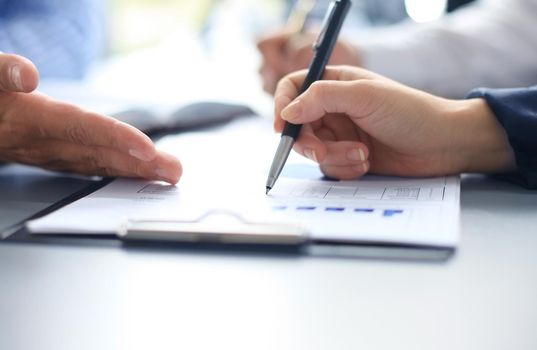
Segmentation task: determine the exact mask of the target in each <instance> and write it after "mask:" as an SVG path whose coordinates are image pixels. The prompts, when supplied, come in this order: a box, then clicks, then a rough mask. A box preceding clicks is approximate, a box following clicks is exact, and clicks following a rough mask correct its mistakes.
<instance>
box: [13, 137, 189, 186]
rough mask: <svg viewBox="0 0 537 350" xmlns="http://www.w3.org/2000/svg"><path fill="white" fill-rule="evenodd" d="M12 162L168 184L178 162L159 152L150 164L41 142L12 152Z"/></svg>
mask: <svg viewBox="0 0 537 350" xmlns="http://www.w3.org/2000/svg"><path fill="white" fill-rule="evenodd" d="M11 157H12V158H13V157H14V159H12V160H13V161H17V162H19V163H24V164H31V165H38V166H41V167H44V168H47V169H51V170H59V171H69V172H75V173H79V174H84V175H99V176H123V177H141V178H146V179H150V180H162V181H166V182H169V183H172V184H175V183H177V181H178V180H179V178H180V176H181V173H182V168H181V164H180V163H179V161H178V160H177V159H176V158H175V157H173V156H170V155H168V154H166V153H163V152H159V153H158V154H157V156H156V157H155V159H153V160H152V161H150V162H147V161H141V160H139V159H137V158H134V157H132V156H129V155H126V154H124V153H121V152H118V151H116V150H113V149H109V148H104V147H87V146H82V145H78V144H71V143H67V142H63V141H42V142H41V143H40V144H36V145H34V146H33V147H32V148H27V149H19V150H18V151H17V152H12V155H11Z"/></svg>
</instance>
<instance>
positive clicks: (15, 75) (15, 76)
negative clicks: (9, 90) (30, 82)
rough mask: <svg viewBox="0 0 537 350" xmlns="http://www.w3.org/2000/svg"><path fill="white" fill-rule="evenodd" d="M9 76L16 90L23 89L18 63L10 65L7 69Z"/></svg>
mask: <svg viewBox="0 0 537 350" xmlns="http://www.w3.org/2000/svg"><path fill="white" fill-rule="evenodd" d="M9 78H10V79H11V82H12V83H13V84H14V85H15V87H16V88H17V90H19V91H22V90H24V87H23V86H22V78H21V67H20V66H19V65H18V64H15V65H13V66H11V68H10V69H9Z"/></svg>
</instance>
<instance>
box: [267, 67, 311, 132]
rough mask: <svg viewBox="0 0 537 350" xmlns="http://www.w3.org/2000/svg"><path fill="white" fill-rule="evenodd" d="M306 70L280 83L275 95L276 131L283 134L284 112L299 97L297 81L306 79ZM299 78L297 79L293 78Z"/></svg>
mask: <svg viewBox="0 0 537 350" xmlns="http://www.w3.org/2000/svg"><path fill="white" fill-rule="evenodd" d="M306 74H307V72H306V71H305V70H302V71H299V72H296V73H294V74H291V75H289V76H287V77H285V78H283V79H282V80H280V81H279V82H278V86H277V87H276V92H275V93H274V129H275V130H276V131H279V132H281V130H283V126H284V124H285V121H284V120H282V118H281V113H282V111H283V110H284V109H285V108H286V107H287V106H288V105H289V104H290V103H291V102H292V101H293V100H294V99H295V98H296V97H297V96H298V94H299V86H298V84H297V79H304V78H305V77H306ZM292 77H297V78H292Z"/></svg>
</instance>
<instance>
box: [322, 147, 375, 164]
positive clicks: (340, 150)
mask: <svg viewBox="0 0 537 350" xmlns="http://www.w3.org/2000/svg"><path fill="white" fill-rule="evenodd" d="M325 145H326V156H325V157H324V159H323V161H322V162H321V165H324V166H355V165H361V164H362V163H364V162H365V161H367V159H368V157H369V151H368V149H367V147H366V145H364V144H363V143H360V142H351V141H337V142H326V143H325Z"/></svg>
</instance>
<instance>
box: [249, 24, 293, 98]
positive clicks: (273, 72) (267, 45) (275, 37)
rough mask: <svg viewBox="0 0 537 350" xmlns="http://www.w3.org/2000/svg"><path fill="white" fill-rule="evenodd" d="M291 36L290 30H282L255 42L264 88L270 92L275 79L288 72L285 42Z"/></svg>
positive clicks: (286, 42)
mask: <svg viewBox="0 0 537 350" xmlns="http://www.w3.org/2000/svg"><path fill="white" fill-rule="evenodd" d="M291 36H292V34H291V32H290V31H287V30H284V31H281V32H278V33H275V34H271V35H269V36H266V37H264V38H262V39H261V40H259V42H258V44H257V47H258V49H259V52H260V53H261V55H262V58H263V64H262V68H261V73H262V77H263V80H264V82H265V89H266V90H268V91H269V92H271V93H273V92H274V87H275V86H276V83H277V81H278V80H279V79H280V78H281V77H282V76H283V75H285V74H286V73H287V72H288V70H287V59H286V56H287V44H288V42H289V40H290V38H291ZM270 90H272V91H270Z"/></svg>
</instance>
